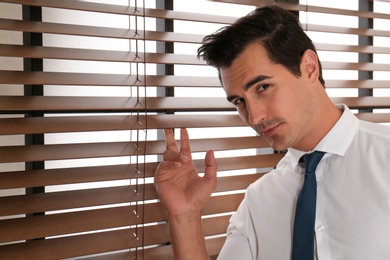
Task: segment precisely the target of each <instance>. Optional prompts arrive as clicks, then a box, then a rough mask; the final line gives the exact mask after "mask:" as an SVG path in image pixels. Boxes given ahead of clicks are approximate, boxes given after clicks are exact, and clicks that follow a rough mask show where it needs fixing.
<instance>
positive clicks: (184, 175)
mask: <svg viewBox="0 0 390 260" xmlns="http://www.w3.org/2000/svg"><path fill="white" fill-rule="evenodd" d="M164 134H165V143H166V151H165V152H164V154H163V161H162V162H161V163H160V165H159V166H158V168H157V170H156V174H155V177H154V183H155V187H156V190H157V193H158V195H159V198H160V200H161V202H162V203H163V205H164V206H165V208H166V210H167V212H168V215H170V216H180V215H181V216H190V215H192V216H194V215H195V216H198V215H199V216H200V212H201V210H202V208H203V207H204V205H205V204H206V203H207V201H208V199H209V198H210V195H211V193H212V192H213V191H214V190H215V187H216V185H217V177H216V172H217V163H216V160H215V157H214V153H213V151H212V150H209V151H208V152H207V153H206V157H205V174H204V176H203V177H201V176H199V175H198V173H197V171H196V169H195V166H194V164H193V162H192V156H191V147H190V140H189V136H188V132H187V130H186V129H181V130H180V150H179V148H178V146H177V144H176V141H175V138H174V134H173V131H172V129H165V130H164Z"/></svg>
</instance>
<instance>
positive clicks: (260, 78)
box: [226, 75, 271, 102]
mask: <svg viewBox="0 0 390 260" xmlns="http://www.w3.org/2000/svg"><path fill="white" fill-rule="evenodd" d="M270 78H271V77H269V76H263V75H259V76H256V77H254V78H253V79H252V80H250V81H249V82H248V83H246V84H245V86H244V87H243V90H244V91H245V92H246V91H248V90H249V89H250V88H251V87H253V86H254V85H255V84H257V83H259V82H262V81H264V80H266V79H270ZM237 97H238V96H236V95H233V96H228V97H226V99H227V100H228V101H229V102H232V100H233V99H235V98H237Z"/></svg>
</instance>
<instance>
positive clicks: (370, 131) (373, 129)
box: [359, 120, 390, 140]
mask: <svg viewBox="0 0 390 260" xmlns="http://www.w3.org/2000/svg"><path fill="white" fill-rule="evenodd" d="M359 131H360V132H361V133H363V134H366V135H370V136H373V137H374V136H376V137H380V138H384V139H387V140H390V126H387V125H384V124H379V123H372V122H367V121H362V120H361V121H360V127H359Z"/></svg>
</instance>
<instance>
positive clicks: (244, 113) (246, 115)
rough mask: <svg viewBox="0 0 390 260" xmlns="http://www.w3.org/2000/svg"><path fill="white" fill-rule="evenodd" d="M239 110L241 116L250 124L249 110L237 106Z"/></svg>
mask: <svg viewBox="0 0 390 260" xmlns="http://www.w3.org/2000/svg"><path fill="white" fill-rule="evenodd" d="M237 112H238V115H239V116H240V118H241V120H242V121H244V122H245V123H246V124H249V121H248V111H246V109H239V108H237Z"/></svg>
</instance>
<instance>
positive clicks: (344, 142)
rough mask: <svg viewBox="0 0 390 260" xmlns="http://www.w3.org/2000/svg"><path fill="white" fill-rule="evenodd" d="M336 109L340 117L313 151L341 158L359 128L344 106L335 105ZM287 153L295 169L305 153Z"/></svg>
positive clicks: (290, 149)
mask: <svg viewBox="0 0 390 260" xmlns="http://www.w3.org/2000/svg"><path fill="white" fill-rule="evenodd" d="M337 108H339V109H340V110H341V111H343V113H342V115H341V117H340V118H339V120H338V121H337V122H336V124H335V125H334V126H333V127H332V129H331V130H330V131H329V132H328V133H327V134H326V135H325V136H324V138H322V140H321V141H320V142H319V143H318V144H317V145H316V147H315V148H314V149H313V151H314V150H315V151H322V152H326V153H330V154H336V155H339V156H343V155H344V154H345V151H346V150H347V148H348V147H349V145H350V144H351V142H352V139H353V137H354V136H355V133H356V132H357V130H358V127H359V120H358V119H357V118H356V117H355V115H354V114H353V113H352V112H351V111H350V110H349V108H348V107H347V106H346V105H344V104H341V105H337ZM288 153H289V154H290V158H291V163H292V166H293V168H295V167H296V166H297V165H298V161H299V159H300V158H301V157H302V155H304V154H305V153H306V152H304V151H300V150H296V149H294V148H289V149H288Z"/></svg>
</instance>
